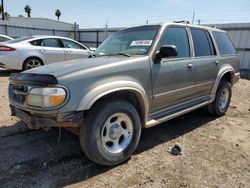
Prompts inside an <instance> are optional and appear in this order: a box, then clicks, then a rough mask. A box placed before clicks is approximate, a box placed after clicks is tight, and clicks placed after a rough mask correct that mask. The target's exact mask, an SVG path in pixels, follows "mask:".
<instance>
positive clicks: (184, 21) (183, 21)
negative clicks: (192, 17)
mask: <svg viewBox="0 0 250 188" xmlns="http://www.w3.org/2000/svg"><path fill="white" fill-rule="evenodd" d="M174 23H185V24H190V23H189V21H188V20H180V21H174Z"/></svg>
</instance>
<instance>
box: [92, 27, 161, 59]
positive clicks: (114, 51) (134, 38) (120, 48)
mask: <svg viewBox="0 0 250 188" xmlns="http://www.w3.org/2000/svg"><path fill="white" fill-rule="evenodd" d="M159 28H160V26H158V25H156V26H143V27H136V28H132V29H125V30H122V31H119V32H117V33H115V34H113V35H111V36H110V37H109V38H107V39H106V40H105V41H104V42H103V43H102V44H101V46H100V47H99V48H98V49H97V50H96V52H95V55H96V56H110V55H126V56H130V55H144V54H147V53H148V51H149V49H150V48H151V45H152V44H153V41H154V38H155V36H156V34H157V32H158V30H159Z"/></svg>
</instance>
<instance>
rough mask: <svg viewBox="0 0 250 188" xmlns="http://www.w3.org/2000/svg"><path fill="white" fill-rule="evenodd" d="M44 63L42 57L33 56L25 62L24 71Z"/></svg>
mask: <svg viewBox="0 0 250 188" xmlns="http://www.w3.org/2000/svg"><path fill="white" fill-rule="evenodd" d="M43 65H44V64H43V62H42V60H41V59H39V58H35V57H31V58H28V59H27V60H25V62H24V63H23V71H25V70H29V69H33V68H36V67H40V66H43Z"/></svg>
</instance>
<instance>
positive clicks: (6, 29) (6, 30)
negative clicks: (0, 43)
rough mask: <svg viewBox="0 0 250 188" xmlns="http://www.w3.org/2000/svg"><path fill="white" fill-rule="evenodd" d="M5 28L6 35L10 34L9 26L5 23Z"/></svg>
mask: <svg viewBox="0 0 250 188" xmlns="http://www.w3.org/2000/svg"><path fill="white" fill-rule="evenodd" d="M4 30H5V35H8V28H7V24H5V25H4Z"/></svg>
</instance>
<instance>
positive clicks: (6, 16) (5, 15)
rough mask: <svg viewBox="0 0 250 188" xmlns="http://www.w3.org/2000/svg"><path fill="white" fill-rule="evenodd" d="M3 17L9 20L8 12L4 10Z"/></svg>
mask: <svg viewBox="0 0 250 188" xmlns="http://www.w3.org/2000/svg"><path fill="white" fill-rule="evenodd" d="M4 18H5V20H9V18H10V14H9V13H8V12H5V13H4Z"/></svg>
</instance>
